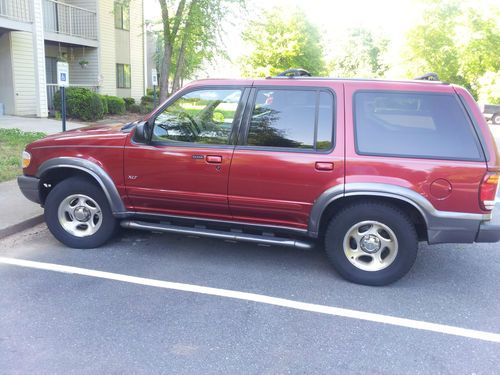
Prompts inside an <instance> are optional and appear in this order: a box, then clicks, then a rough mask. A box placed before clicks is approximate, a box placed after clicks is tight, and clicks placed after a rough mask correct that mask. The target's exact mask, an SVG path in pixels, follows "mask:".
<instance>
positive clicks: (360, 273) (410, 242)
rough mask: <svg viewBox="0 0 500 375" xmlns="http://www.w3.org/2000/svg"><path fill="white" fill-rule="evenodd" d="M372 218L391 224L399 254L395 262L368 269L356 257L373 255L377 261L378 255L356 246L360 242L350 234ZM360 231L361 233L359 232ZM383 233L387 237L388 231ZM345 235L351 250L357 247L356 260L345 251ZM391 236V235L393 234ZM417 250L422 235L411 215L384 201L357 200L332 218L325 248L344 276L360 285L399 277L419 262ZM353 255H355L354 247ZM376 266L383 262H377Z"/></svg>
mask: <svg viewBox="0 0 500 375" xmlns="http://www.w3.org/2000/svg"><path fill="white" fill-rule="evenodd" d="M370 221H371V222H377V223H380V224H382V225H383V226H386V227H388V228H389V229H390V231H392V235H394V236H395V239H396V241H394V242H395V243H396V246H395V248H396V251H394V252H393V254H395V255H393V258H392V259H393V260H392V263H390V262H389V261H388V262H387V263H388V264H389V265H388V266H386V268H384V269H381V270H364V269H360V268H359V267H358V266H356V265H354V264H353V263H352V262H356V260H355V258H358V259H363V258H362V257H365V258H366V259H370V258H371V259H372V260H373V261H375V260H374V259H375V258H374V257H373V258H372V255H365V253H364V252H363V250H362V249H361V246H360V245H356V243H355V244H354V245H352V242H351V237H346V236H347V234H348V233H353V232H351V231H350V230H351V229H352V228H353V227H355V226H356V225H358V224H359V223H362V222H370ZM367 225H370V224H367ZM357 232H358V233H359V231H357ZM382 232H383V230H382ZM383 234H384V236H385V234H387V233H383ZM345 237H346V241H347V242H346V243H347V244H348V246H349V247H350V248H351V249H353V248H354V249H355V248H357V249H358V250H355V251H359V253H356V254H358V255H357V256H356V257H354V258H353V257H352V256H351V257H350V258H351V259H353V260H352V261H351V260H349V258H348V256H347V255H346V252H345V251H344V238H345ZM389 237H391V236H390V235H389ZM363 238H364V237H363ZM354 242H356V240H354ZM379 243H380V242H379ZM380 246H383V245H380ZM391 246H394V245H391ZM417 249H418V236H417V232H416V229H415V225H414V224H413V223H412V222H411V220H410V218H409V217H408V216H407V215H406V214H405V213H404V212H402V211H401V210H399V209H398V208H396V207H393V206H392V205H389V204H384V203H377V202H370V203H357V204H353V205H350V206H348V207H346V208H344V209H343V210H342V211H341V212H339V213H338V214H336V215H335V216H334V217H333V218H332V219H331V221H330V223H329V225H328V228H327V231H326V234H325V250H326V253H327V255H328V257H329V258H330V260H331V262H332V264H333V266H334V267H335V269H336V270H337V272H338V273H339V274H340V275H341V276H342V277H344V278H345V279H346V280H349V281H351V282H354V283H357V284H364V285H373V286H381V285H387V284H390V283H393V282H395V281H397V280H399V279H400V278H401V277H403V276H404V275H405V274H406V273H407V272H408V271H409V270H410V269H411V267H412V266H413V264H414V263H415V259H416V256H417ZM348 251H349V250H348ZM348 251H347V252H348ZM379 251H381V252H384V251H387V252H388V249H387V250H386V249H385V248H383V247H381V250H379ZM350 254H352V250H351V253H350ZM382 255H383V254H382V253H381V256H382ZM381 262H382V261H381ZM359 263H360V262H359V261H358V262H357V264H358V265H359ZM361 263H362V262H361ZM369 264H370V262H367V265H369ZM375 266H376V267H377V266H379V265H378V264H375Z"/></svg>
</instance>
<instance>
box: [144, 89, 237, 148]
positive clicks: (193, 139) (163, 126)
mask: <svg viewBox="0 0 500 375" xmlns="http://www.w3.org/2000/svg"><path fill="white" fill-rule="evenodd" d="M240 97H241V90H234V89H220V90H198V91H192V92H190V93H188V94H186V95H184V96H182V97H181V98H179V99H177V100H176V101H175V102H174V103H173V104H171V105H170V106H168V108H167V109H165V110H164V111H163V112H162V113H161V114H160V115H158V117H156V119H155V123H154V128H153V141H169V142H189V143H200V144H218V145H226V144H229V140H230V135H231V131H232V128H233V122H234V118H235V116H236V111H237V109H238V104H239V101H240Z"/></svg>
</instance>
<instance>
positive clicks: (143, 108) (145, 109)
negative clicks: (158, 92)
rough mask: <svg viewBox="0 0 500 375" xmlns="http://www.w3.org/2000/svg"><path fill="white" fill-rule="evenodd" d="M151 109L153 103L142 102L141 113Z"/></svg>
mask: <svg viewBox="0 0 500 375" xmlns="http://www.w3.org/2000/svg"><path fill="white" fill-rule="evenodd" d="M152 110H153V104H142V105H141V113H143V114H147V113H149V112H151V111H152Z"/></svg>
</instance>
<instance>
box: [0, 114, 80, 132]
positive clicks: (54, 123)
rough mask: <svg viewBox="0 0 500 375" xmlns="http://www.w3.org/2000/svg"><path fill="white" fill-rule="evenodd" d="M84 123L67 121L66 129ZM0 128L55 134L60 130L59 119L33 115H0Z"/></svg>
mask: <svg viewBox="0 0 500 375" xmlns="http://www.w3.org/2000/svg"><path fill="white" fill-rule="evenodd" d="M84 126H85V125H84V124H80V123H77V122H67V123H66V129H67V130H72V129H78V128H81V127H84ZM0 128H4V129H20V130H22V131H25V132H42V133H45V134H55V133H59V132H61V131H62V123H61V121H60V120H53V119H47V118H33V117H17V116H0Z"/></svg>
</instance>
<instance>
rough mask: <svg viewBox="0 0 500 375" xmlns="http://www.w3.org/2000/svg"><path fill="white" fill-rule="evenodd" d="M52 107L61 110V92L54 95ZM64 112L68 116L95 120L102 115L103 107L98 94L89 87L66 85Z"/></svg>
mask: <svg viewBox="0 0 500 375" xmlns="http://www.w3.org/2000/svg"><path fill="white" fill-rule="evenodd" d="M54 107H55V109H56V110H58V111H60V110H61V93H60V91H58V92H56V94H55V95H54ZM66 113H67V115H68V116H69V117H74V118H79V119H82V120H84V121H95V120H99V119H102V118H103V116H104V107H103V104H102V101H101V97H100V95H98V94H96V93H95V92H92V91H90V90H89V89H85V88H80V87H68V88H67V89H66Z"/></svg>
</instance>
